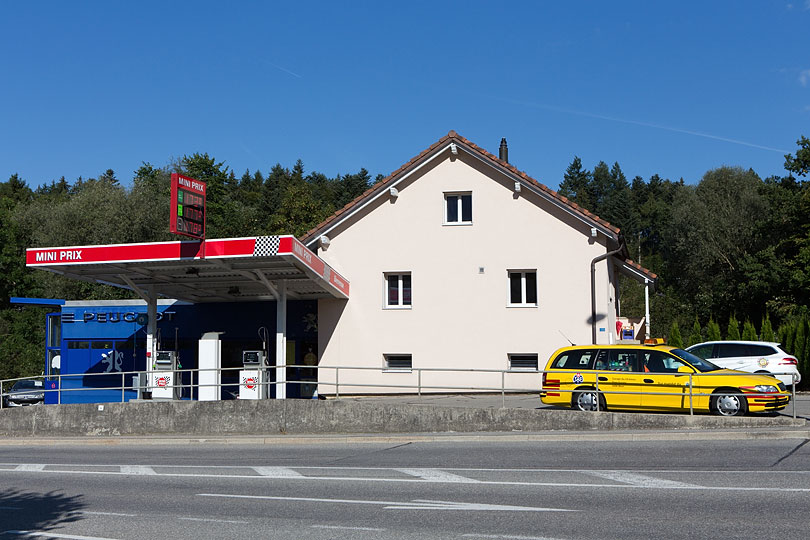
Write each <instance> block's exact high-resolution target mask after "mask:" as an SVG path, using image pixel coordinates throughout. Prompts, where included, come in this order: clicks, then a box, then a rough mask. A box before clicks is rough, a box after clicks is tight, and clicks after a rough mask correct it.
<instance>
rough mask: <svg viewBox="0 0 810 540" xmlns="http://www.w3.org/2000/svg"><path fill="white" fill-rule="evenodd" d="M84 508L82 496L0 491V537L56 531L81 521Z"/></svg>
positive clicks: (9, 490)
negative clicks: (63, 526)
mask: <svg viewBox="0 0 810 540" xmlns="http://www.w3.org/2000/svg"><path fill="white" fill-rule="evenodd" d="M84 506H85V505H84V503H83V502H82V496H81V495H76V496H68V495H64V494H60V493H57V492H55V491H51V492H49V493H32V492H27V491H22V490H19V489H0V536H2V537H5V536H6V534H4V533H8V534H15V533H14V531H20V532H21V531H38V532H43V531H50V530H53V529H54V528H56V527H58V526H59V525H63V524H65V523H72V522H75V521H78V520H80V519H82V517H83V516H82V513H81V510H82V508H84ZM18 534H19V533H18ZM55 536H58V535H55Z"/></svg>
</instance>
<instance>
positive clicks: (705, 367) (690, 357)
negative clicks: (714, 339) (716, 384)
mask: <svg viewBox="0 0 810 540" xmlns="http://www.w3.org/2000/svg"><path fill="white" fill-rule="evenodd" d="M669 352H671V353H672V354H674V355H675V356H677V357H678V358H681V359H683V360H686V361H687V362H689V363H690V364H692V366H693V367H694V368H695V369H696V370H698V371H700V372H701V373H706V372H707V371H717V370H718V369H720V368H719V367H718V366H715V365H714V364H712V363H711V362H709V361H708V360H704V359H703V358H701V357H699V356H695V355H694V354H692V353H690V352H688V351H684V350H683V349H672V350H670V351H669Z"/></svg>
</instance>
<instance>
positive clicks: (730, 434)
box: [0, 429, 810, 447]
mask: <svg viewBox="0 0 810 540" xmlns="http://www.w3.org/2000/svg"><path fill="white" fill-rule="evenodd" d="M781 439H810V429H785V430H741V431H706V430H699V431H679V430H674V431H643V432H613V431H610V432H598V433H593V432H562V431H550V432H542V433H537V432H535V433H515V432H493V433H413V434H410V433H403V434H379V435H377V434H357V435H289V436H287V435H264V436H262V435H260V436H233V437H227V436H226V437H222V436H212V437H195V436H190V437H182V436H180V437H173V436H171V437H53V438H39V437H38V438H26V437H21V438H6V439H0V447H3V446H6V447H7V446H85V445H87V446H180V445H203V444H222V445H283V444H289V445H312V444H315V443H317V444H408V443H417V442H422V443H424V442H432V443H443V442H453V443H458V442H460V441H473V442H546V443H548V442H571V441H593V442H600V441H601V442H611V441H612V442H633V441H675V440H679V441H682V440H691V441H708V440H781Z"/></svg>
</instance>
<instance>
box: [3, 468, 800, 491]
mask: <svg viewBox="0 0 810 540" xmlns="http://www.w3.org/2000/svg"><path fill="white" fill-rule="evenodd" d="M0 465H11V466H13V467H15V468H13V469H0V476H2V475H3V474H7V473H10V474H14V473H15V472H38V473H45V474H81V475H89V474H94V475H123V474H141V475H147V474H154V475H155V476H159V477H164V478H188V477H194V478H218V479H225V478H231V479H244V480H251V479H252V480H259V481H262V480H271V481H272V480H273V479H277V478H278V477H273V476H259V475H245V474H204V473H200V472H194V473H163V472H155V471H154V469H152V466H144V465H120V466H119V467H120V469H121V472H115V471H101V470H96V469H94V468H93V466H92V465H75V464H74V465H65V464H60V465H58V466H60V467H65V466H72V467H85V469H83V470H47V471H46V470H44V467H45V465H31V464H16V463H12V464H8V463H6V464H3V463H0ZM49 466H53V467H56V466H57V465H54V464H51V465H49ZM159 466H160V467H172V468H179V467H183V466H177V465H159ZM188 467H194V468H196V469H200V467H201V466H200V465H193V466H188ZM207 468H209V469H211V470H212V471H222V470H228V469H241V470H244V469H245V467H244V466H242V467H239V466H211V467H207ZM282 468H286V469H289V468H290V467H282ZM293 468H294V469H306V470H310V469H323V470H345V471H356V470H357V471H359V470H364V471H367V470H374V471H383V472H385V471H400V472H401V471H402V470H403V469H393V468H382V467H306V466H295V467H293ZM414 470H416V469H414ZM449 470H454V471H486V472H525V473H548V472H570V473H577V474H586V472H585V471H583V470H581V469H579V470H575V469H458V468H456V469H449ZM149 471H151V472H149ZM588 472H589V473H591V474H594V473H598V474H597V476H599V475H603V476H602V477H603V478H607V477H608V476H605V475H624V476H625V478H628V476H627V475H636V476H638V477H641V475H639V474H638V473H640V472H649V473H652V474H656V473H665V472H667V473H681V474H690V475H705V474H709V473H714V474H728V473H745V474H747V475H748V474H750V475H754V474H756V473H758V472H762V473H767V474H769V475H772V474H779V473H782V474H797V475H806V474H808V471H711V470H687V471H669V470H667V471H664V470H662V471H655V470H650V471H646V470H639V471H609V470H604V471H588ZM524 477H525V475H524ZM284 478H286V479H291V480H302V481H316V482H327V481H329V482H390V483H425V482H434V483H442V482H446V483H458V478H464V477H461V476H458V477H456V479H455V480H453V479H450V477H446V479H444V480H442V479H440V478H439V477H438V476H436V477H433V478H431V479H427V478H424V477H422V478H401V477H396V478H381V477H356V476H303V475H302V476H286V477H284ZM612 479H618V477H616V476H613V477H612ZM470 480H471V479H470ZM625 481H626V480H625ZM477 484H479V485H489V486H527V487H550V488H553V487H563V488H585V489H594V488H605V489H689V490H695V491H750V492H761V493H810V487H807V488H788V487H767V486H763V487H756V486H750V485H746V486H701V485H697V484H685V483H681V482H674V481H667V480H655V481H646V482H639V483H625V484H590V483H579V482H529V481H505V480H478V481H477Z"/></svg>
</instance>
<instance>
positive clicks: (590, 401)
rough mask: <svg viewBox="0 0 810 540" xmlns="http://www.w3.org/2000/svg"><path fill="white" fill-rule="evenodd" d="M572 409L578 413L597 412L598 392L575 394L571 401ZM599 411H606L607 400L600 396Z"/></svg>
mask: <svg viewBox="0 0 810 540" xmlns="http://www.w3.org/2000/svg"><path fill="white" fill-rule="evenodd" d="M571 407H572V408H573V409H576V410H578V411H595V410H596V392H594V391H588V392H575V393H574V397H573V399H572V400H571ZM599 410H600V411H604V410H605V398H604V397H602V396H599Z"/></svg>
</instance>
